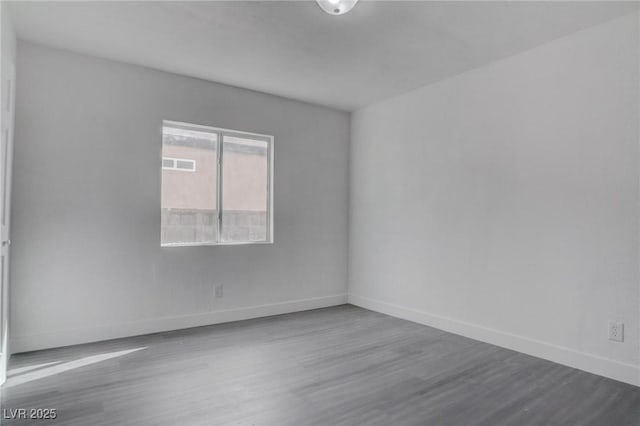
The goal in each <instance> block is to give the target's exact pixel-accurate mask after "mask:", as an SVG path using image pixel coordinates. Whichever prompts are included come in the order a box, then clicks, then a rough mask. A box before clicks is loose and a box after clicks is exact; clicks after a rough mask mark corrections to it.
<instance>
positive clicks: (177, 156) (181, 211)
mask: <svg viewBox="0 0 640 426" xmlns="http://www.w3.org/2000/svg"><path fill="white" fill-rule="evenodd" d="M272 163H273V137H271V136H265V135H258V134H253V133H246V132H240V131H235V130H225V129H218V128H214V127H207V126H200V125H195V124H186V123H178V122H174V121H164V122H163V127H162V201H161V204H162V219H161V245H162V246H194V245H215V244H250V243H270V242H272V241H273V220H272V213H271V212H272V194H273V191H272V182H273V179H272V174H273V171H272ZM196 166H197V167H196ZM185 172H188V173H185Z"/></svg>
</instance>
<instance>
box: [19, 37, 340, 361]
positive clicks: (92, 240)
mask: <svg viewBox="0 0 640 426" xmlns="http://www.w3.org/2000/svg"><path fill="white" fill-rule="evenodd" d="M18 69H19V73H20V80H19V84H18V98H17V129H16V140H17V142H16V150H15V163H14V170H15V176H14V194H15V195H14V199H13V203H14V204H13V218H14V222H13V230H12V238H13V245H12V248H13V257H12V265H11V267H12V297H11V307H12V317H11V330H12V342H13V344H14V346H13V348H14V349H15V350H17V351H21V350H27V349H35V348H40V347H50V346H59V345H61V344H70V343H77V342H78V341H88V340H98V339H104V338H108V337H115V336H120V335H127V334H137V333H146V332H150V331H155V330H161V329H168V328H178V327H185V326H191V325H199V324H206V323H212V322H218V321H225V320H230V319H238V318H243V317H249V316H255V315H265V314H271V313H279V312H286V311H291V310H299V309H306V308H312V307H317V306H325V305H331V304H338V303H342V302H344V301H345V300H346V296H345V293H346V278H347V207H348V206H347V186H348V185H347V162H348V161H347V155H348V142H349V119H350V117H349V114H348V113H345V112H340V111H335V110H331V109H327V108H322V107H317V106H313V105H309V104H304V103H300V102H295V101H291V100H287V99H283V98H279V97H275V96H270V95H265V94H260V93H256V92H252V91H248V90H244V89H239V88H233V87H228V86H224V85H219V84H214V83H209V82H205V81H201V80H196V79H190V78H185V77H181V76H176V75H171V74H167V73H163V72H158V71H153V70H150V69H145V68H140V67H136V66H130V65H125V64H121V63H116V62H111V61H107V60H101V59H97V58H92V57H87V56H82V55H77V54H72V53H68V52H65V51H61V50H55V49H51V48H46V47H42V46H38V45H33V44H28V43H22V42H21V43H20V44H19V46H18ZM163 119H170V120H177V121H185V122H190V123H197V124H205V125H213V126H219V127H224V128H229V129H238V130H245V131H249V132H256V133H263V134H270V135H274V136H275V144H274V150H275V155H274V159H275V168H274V172H275V181H274V189H275V194H274V195H275V199H274V201H275V208H274V210H275V211H274V221H275V223H274V229H275V233H274V236H275V243H274V244H273V245H254V246H219V247H192V248H188V247H184V248H164V249H163V248H160V157H161V123H162V120H163ZM214 284H224V286H225V289H224V297H223V298H221V299H213V285H214ZM245 308H247V309H245Z"/></svg>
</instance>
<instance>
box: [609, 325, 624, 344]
mask: <svg viewBox="0 0 640 426" xmlns="http://www.w3.org/2000/svg"><path fill="white" fill-rule="evenodd" d="M609 340H613V341H614V342H624V323H622V322H620V321H612V320H609Z"/></svg>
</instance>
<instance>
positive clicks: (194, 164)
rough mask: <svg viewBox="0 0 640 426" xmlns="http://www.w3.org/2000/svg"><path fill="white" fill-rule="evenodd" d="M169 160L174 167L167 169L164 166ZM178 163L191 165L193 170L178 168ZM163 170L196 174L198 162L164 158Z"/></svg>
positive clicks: (186, 159)
mask: <svg viewBox="0 0 640 426" xmlns="http://www.w3.org/2000/svg"><path fill="white" fill-rule="evenodd" d="M167 160H171V161H173V166H171V167H167V166H165V165H164V162H165V161H167ZM178 161H183V162H185V163H191V164H192V165H193V168H191V169H183V168H180V167H178ZM162 168H163V169H164V170H174V171H177V172H195V171H196V160H190V159H188V158H175V157H162Z"/></svg>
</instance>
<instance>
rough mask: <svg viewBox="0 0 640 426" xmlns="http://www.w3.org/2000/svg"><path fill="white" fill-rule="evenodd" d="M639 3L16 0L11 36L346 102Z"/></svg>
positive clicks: (454, 69) (324, 101) (507, 51)
mask: <svg viewBox="0 0 640 426" xmlns="http://www.w3.org/2000/svg"><path fill="white" fill-rule="evenodd" d="M637 8H638V4H637V3H634V2H622V3H614V2H610V1H606V2H557V1H551V2H483V1H471V2H452V1H445V2H435V1H422V2H421V1H410V2H402V1H373V0H362V1H361V2H360V3H358V4H357V5H356V7H355V8H354V9H353V10H352V11H351V12H350V13H348V14H346V15H342V16H330V15H327V14H325V13H324V12H322V10H321V9H320V8H319V7H318V6H317V5H316V4H315V2H314V1H295V2H292V1H287V2H278V1H263V2H245V1H231V2H221V1H213V2H205V1H200V2H183V1H180V2H152V1H141V2H122V1H115V2H56V1H45V2H31V1H28V2H12V3H11V4H10V14H11V16H12V19H13V21H14V24H15V27H16V30H17V32H18V37H19V38H21V39H24V40H29V41H32V42H36V43H42V44H46V45H49V46H54V47H59V48H64V49H68V50H72V51H76V52H80V53H85V54H90V55H95V56H100V57H104V58H109V59H114V60H118V61H123V62H128V63H132V64H137V65H142V66H147V67H151V68H156V69H159V70H164V71H169V72H172V73H177V74H183V75H187V76H191V77H197V78H202V79H206V80H211V81H217V82H221V83H226V84H230V85H235V86H240V87H245V88H249V89H253V90H258V91H261V92H267V93H272V94H276V95H280V96H285V97H289V98H293V99H298V100H302V101H307V102H312V103H316V104H321V105H326V106H330V107H335V108H339V109H344V110H354V109H357V108H359V107H362V106H365V105H368V104H371V103H373V102H376V101H379V100H382V99H386V98H388V97H391V96H394V95H397V94H400V93H403V92H407V91H409V90H412V89H415V88H418V87H421V86H424V85H427V84H430V83H434V82H436V81H438V80H441V79H444V78H446V77H449V76H452V75H455V74H459V73H461V72H464V71H466V70H469V69H472V68H476V67H478V66H481V65H483V64H486V63H488V62H491V61H495V60H497V59H500V58H504V57H507V56H510V55H513V54H515V53H518V52H521V51H523V50H526V49H530V48H532V47H535V46H537V45H540V44H542V43H545V42H548V41H550V40H553V39H556V38H558V37H562V36H564V35H567V34H570V33H572V32H575V31H578V30H580V29H583V28H586V27H589V26H592V25H595V24H598V23H600V22H604V21H607V20H610V19H613V18H615V17H617V16H620V15H623V14H626V13H629V12H631V11H633V10H636V9H637Z"/></svg>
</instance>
